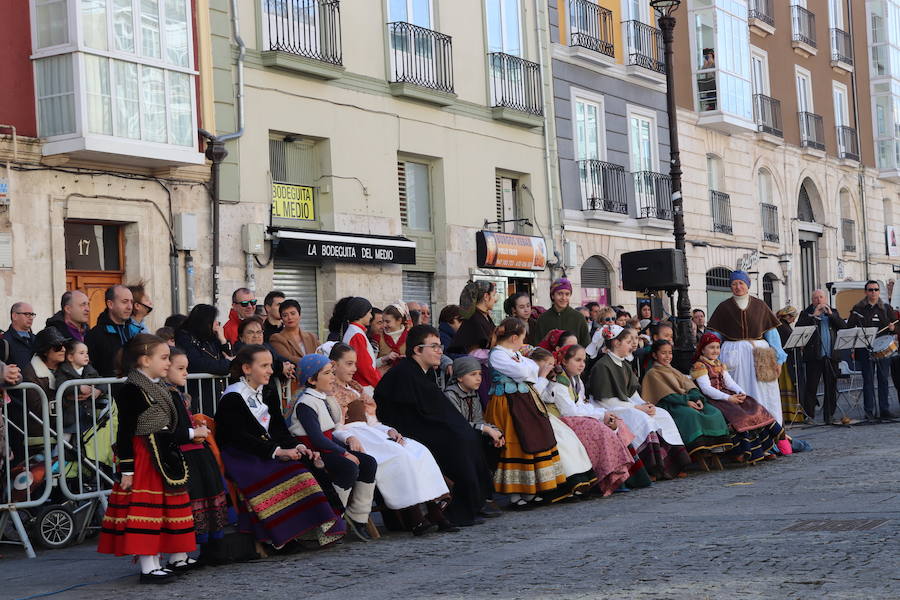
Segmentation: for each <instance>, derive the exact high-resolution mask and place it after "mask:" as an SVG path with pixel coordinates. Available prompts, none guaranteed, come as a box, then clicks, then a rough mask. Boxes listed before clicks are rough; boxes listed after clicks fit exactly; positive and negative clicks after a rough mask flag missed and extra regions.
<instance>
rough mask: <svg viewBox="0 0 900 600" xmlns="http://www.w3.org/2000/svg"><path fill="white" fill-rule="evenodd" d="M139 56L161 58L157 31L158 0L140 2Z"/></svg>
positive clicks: (158, 32)
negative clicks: (140, 42)
mask: <svg viewBox="0 0 900 600" xmlns="http://www.w3.org/2000/svg"><path fill="white" fill-rule="evenodd" d="M140 3H141V41H142V45H141V54H142V55H143V56H146V57H147V58H161V57H162V43H161V42H160V31H159V0H140Z"/></svg>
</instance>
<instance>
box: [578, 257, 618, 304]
mask: <svg viewBox="0 0 900 600" xmlns="http://www.w3.org/2000/svg"><path fill="white" fill-rule="evenodd" d="M581 295H582V304H586V303H587V302H599V303H600V304H604V305H607V306H609V305H610V304H612V267H610V265H609V261H608V260H606V259H605V258H603V257H602V256H591V257H590V258H588V259H587V260H586V261H584V264H583V265H581Z"/></svg>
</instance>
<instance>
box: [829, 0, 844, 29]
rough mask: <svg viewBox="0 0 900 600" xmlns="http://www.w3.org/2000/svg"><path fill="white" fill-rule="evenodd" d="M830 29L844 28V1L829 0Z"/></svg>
mask: <svg viewBox="0 0 900 600" xmlns="http://www.w3.org/2000/svg"><path fill="white" fill-rule="evenodd" d="M828 28H829V29H843V28H844V0H828Z"/></svg>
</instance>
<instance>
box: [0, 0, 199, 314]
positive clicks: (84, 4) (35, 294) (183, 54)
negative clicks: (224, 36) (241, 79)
mask: <svg viewBox="0 0 900 600" xmlns="http://www.w3.org/2000/svg"><path fill="white" fill-rule="evenodd" d="M0 15H2V25H0V27H2V28H3V33H2V35H0V38H2V40H3V41H2V45H3V61H2V66H0V70H2V73H3V79H4V81H6V85H4V86H3V89H2V90H0V106H2V110H0V121H2V122H3V125H0V306H2V307H3V309H4V310H5V309H6V307H8V306H9V305H10V303H12V302H14V301H17V300H26V301H28V302H30V303H31V304H32V305H33V306H34V308H35V312H37V313H38V316H37V319H36V320H35V328H36V329H40V328H43V323H44V321H45V320H46V319H47V318H48V317H49V316H51V315H52V314H53V313H54V312H56V311H57V310H59V305H58V304H59V298H60V296H61V295H62V293H63V292H64V291H65V290H66V289H73V288H78V289H82V290H84V291H85V292H87V293H88V295H89V296H90V298H91V306H92V313H93V317H94V318H96V316H97V314H99V312H100V311H102V310H103V308H104V302H103V290H105V288H106V287H107V286H109V285H111V284H114V283H122V282H125V283H130V282H136V281H138V280H140V279H144V280H145V281H146V282H147V285H148V289H149V292H150V295H151V298H152V299H153V301H154V303H155V306H156V308H157V312H155V313H154V314H153V315H151V317H150V318H149V323H148V325H149V326H151V327H157V326H161V325H162V318H164V317H165V315H168V314H170V312H171V311H178V310H181V311H183V310H184V309H185V307H186V305H187V301H188V297H187V295H186V292H185V290H186V288H194V289H195V290H196V293H197V294H203V293H205V292H208V290H209V285H204V283H205V282H207V281H209V278H208V277H203V278H202V279H201V276H202V275H205V274H208V273H209V268H208V266H207V267H197V269H196V271H197V272H198V275H197V278H196V281H195V278H194V277H192V275H191V273H190V272H185V271H184V269H183V267H184V264H185V263H184V262H183V261H184V258H185V256H186V255H189V254H190V252H189V250H193V251H194V256H193V258H194V259H195V260H196V261H197V263H198V264H200V265H204V264H205V265H208V264H209V261H208V259H209V251H210V246H209V243H208V242H205V241H204V240H203V239H202V237H200V236H198V235H191V234H193V233H196V230H195V229H192V228H191V227H190V223H188V224H187V225H188V226H187V228H186V229H185V228H181V227H180V224H181V223H180V217H178V215H182V214H187V215H196V216H197V217H198V222H200V223H202V222H203V218H204V216H206V217H207V219H208V214H209V200H208V194H207V191H206V189H205V187H204V185H203V183H204V181H205V180H206V179H207V177H208V173H209V170H208V168H207V167H206V166H205V158H204V156H203V154H202V153H201V151H200V150H199V140H198V135H197V127H198V123H199V121H200V113H201V103H200V101H199V96H198V89H200V88H201V87H202V86H201V85H200V81H199V76H198V73H197V70H196V68H197V67H196V63H197V57H196V50H195V48H196V44H195V41H196V40H197V39H198V37H201V36H202V35H203V34H202V31H198V29H197V23H196V21H195V12H194V10H193V2H191V0H164V1H163V0H149V1H148V0H144V1H138V0H119V1H117V2H114V3H113V2H107V1H105V0H19V1H16V2H8V3H5V4H4V7H3V8H2V9H0ZM186 220H187V221H191V222H193V221H192V220H191V219H190V218H188V219H186ZM176 229H178V232H179V234H187V235H179V239H178V240H176V239H175V237H174V233H175V230H176ZM204 231H208V227H207V228H204ZM200 233H202V232H200ZM204 237H205V236H204ZM198 238H199V239H198ZM2 324H3V326H4V327H5V325H6V321H4V322H3V323H2Z"/></svg>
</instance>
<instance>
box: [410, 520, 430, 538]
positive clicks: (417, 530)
mask: <svg viewBox="0 0 900 600" xmlns="http://www.w3.org/2000/svg"><path fill="white" fill-rule="evenodd" d="M434 528H435V525H434V523H432V522H431V521H429V520H428V519H425V520H424V521H422V522H421V523H419V524H418V525H416V526H415V527H413V528H412V534H413V535H414V536H416V537H420V536H423V535H425V534H426V533H431V532H432V531H434Z"/></svg>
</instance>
